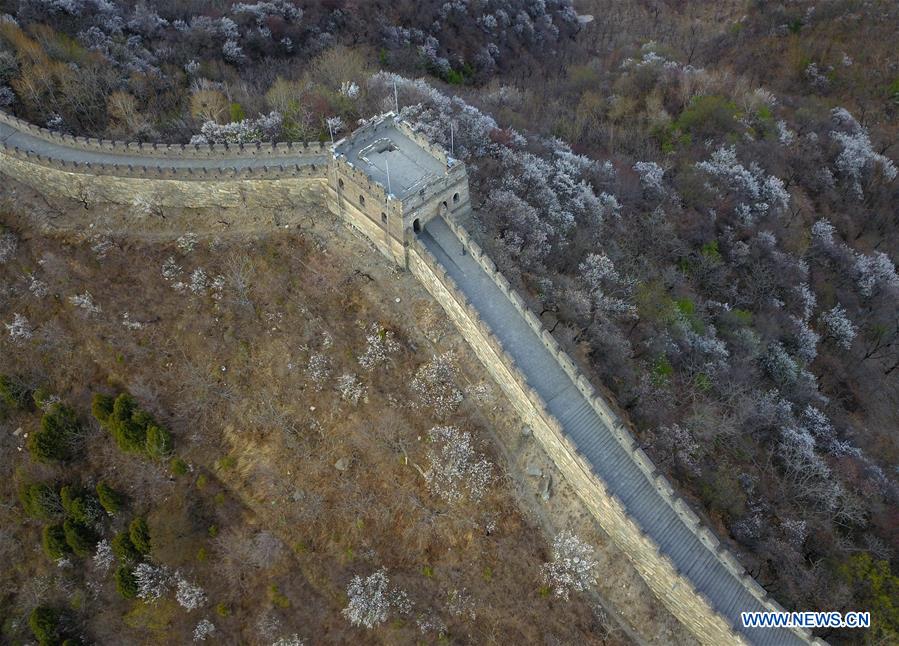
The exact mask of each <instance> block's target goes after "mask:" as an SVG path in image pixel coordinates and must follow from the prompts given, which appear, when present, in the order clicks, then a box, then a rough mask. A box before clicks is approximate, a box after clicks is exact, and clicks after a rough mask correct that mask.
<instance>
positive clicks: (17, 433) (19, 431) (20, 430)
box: [12, 426, 22, 437]
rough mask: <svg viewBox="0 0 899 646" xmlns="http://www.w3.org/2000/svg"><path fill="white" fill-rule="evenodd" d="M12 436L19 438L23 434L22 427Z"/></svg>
mask: <svg viewBox="0 0 899 646" xmlns="http://www.w3.org/2000/svg"><path fill="white" fill-rule="evenodd" d="M12 434H13V435H15V436H16V437H19V436H20V435H21V434H22V427H21V426H20V427H19V428H17V429H16V430H14V431H13V432H12Z"/></svg>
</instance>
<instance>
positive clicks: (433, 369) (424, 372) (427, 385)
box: [411, 352, 462, 417]
mask: <svg viewBox="0 0 899 646" xmlns="http://www.w3.org/2000/svg"><path fill="white" fill-rule="evenodd" d="M456 374H457V370H456V366H455V365H454V364H453V361H452V356H451V355H450V353H448V352H447V353H444V354H440V355H435V356H434V357H432V359H431V360H430V361H428V362H427V363H425V364H422V366H421V367H420V368H419V369H418V370H417V371H416V373H415V376H414V377H413V378H412V383H411V388H412V391H413V392H415V393H416V394H417V395H418V398H419V400H420V401H421V403H422V404H423V405H424V406H430V407H431V408H433V409H434V412H435V413H437V415H439V416H441V417H445V416H446V415H448V414H450V413H451V412H453V411H454V410H456V408H457V407H458V406H459V404H460V403H461V402H462V392H461V391H460V390H459V389H458V388H457V387H456V383H455V380H456Z"/></svg>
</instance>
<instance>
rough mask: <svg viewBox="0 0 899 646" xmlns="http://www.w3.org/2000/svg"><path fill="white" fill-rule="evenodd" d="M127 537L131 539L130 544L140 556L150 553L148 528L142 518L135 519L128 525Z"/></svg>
mask: <svg viewBox="0 0 899 646" xmlns="http://www.w3.org/2000/svg"><path fill="white" fill-rule="evenodd" d="M128 535H129V536H130V537H131V543H132V544H133V545H134V548H135V549H136V550H137V551H138V552H140V553H141V554H149V553H150V527H149V526H148V525H147V521H146V519H144V518H142V517H138V518H135V519H134V520H132V521H131V524H130V525H128Z"/></svg>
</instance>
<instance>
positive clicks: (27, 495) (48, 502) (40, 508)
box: [19, 482, 62, 520]
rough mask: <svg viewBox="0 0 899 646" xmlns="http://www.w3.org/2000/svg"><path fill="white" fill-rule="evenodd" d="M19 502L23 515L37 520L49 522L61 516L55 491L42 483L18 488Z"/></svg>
mask: <svg viewBox="0 0 899 646" xmlns="http://www.w3.org/2000/svg"><path fill="white" fill-rule="evenodd" d="M19 502H21V503H22V508H23V509H24V510H25V513H26V514H28V515H29V516H31V517H32V518H37V519H39V520H51V519H53V518H58V517H59V516H60V515H61V514H62V504H61V503H60V501H59V495H58V494H57V493H56V490H55V489H53V488H52V487H50V486H49V485H46V484H44V483H43V482H37V483H33V484H24V485H22V486H21V487H19Z"/></svg>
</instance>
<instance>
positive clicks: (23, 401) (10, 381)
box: [0, 375, 31, 410]
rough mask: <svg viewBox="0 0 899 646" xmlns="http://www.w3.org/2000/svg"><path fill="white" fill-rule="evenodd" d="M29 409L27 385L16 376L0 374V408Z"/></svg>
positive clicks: (29, 401) (29, 398)
mask: <svg viewBox="0 0 899 646" xmlns="http://www.w3.org/2000/svg"><path fill="white" fill-rule="evenodd" d="M3 407H6V408H8V409H10V410H31V397H30V393H29V391H28V387H27V386H26V385H25V384H24V383H22V380H21V379H19V378H18V377H12V376H10V375H0V408H3Z"/></svg>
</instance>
